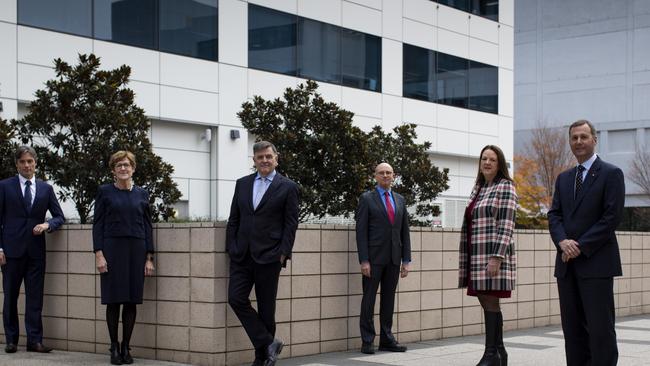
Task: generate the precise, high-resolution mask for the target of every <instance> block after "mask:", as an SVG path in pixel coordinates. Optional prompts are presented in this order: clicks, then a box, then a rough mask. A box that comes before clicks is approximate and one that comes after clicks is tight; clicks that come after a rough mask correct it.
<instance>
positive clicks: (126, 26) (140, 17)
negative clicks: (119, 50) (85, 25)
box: [93, 0, 158, 49]
mask: <svg viewBox="0 0 650 366" xmlns="http://www.w3.org/2000/svg"><path fill="white" fill-rule="evenodd" d="M156 3H157V1H155V0H95V7H94V10H93V12H94V13H95V14H94V22H95V24H94V28H95V38H97V39H101V40H105V41H111V42H116V43H122V44H126V45H130V46H136V47H142V48H149V49H158V32H157V29H158V27H157V19H156V14H157V11H156Z"/></svg>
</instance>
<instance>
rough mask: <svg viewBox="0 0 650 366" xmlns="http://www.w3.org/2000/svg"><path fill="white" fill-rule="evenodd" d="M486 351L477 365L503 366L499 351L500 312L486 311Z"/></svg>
mask: <svg viewBox="0 0 650 366" xmlns="http://www.w3.org/2000/svg"><path fill="white" fill-rule="evenodd" d="M484 314H485V352H483V357H482V358H481V360H480V361H479V362H478V364H477V365H476V366H501V357H500V356H499V351H497V345H496V342H497V335H498V328H499V327H498V324H499V313H496V312H492V311H485V312H484Z"/></svg>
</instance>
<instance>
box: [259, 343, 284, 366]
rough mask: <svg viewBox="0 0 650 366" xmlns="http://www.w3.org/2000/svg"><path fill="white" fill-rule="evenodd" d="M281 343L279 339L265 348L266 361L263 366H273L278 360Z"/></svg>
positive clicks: (282, 344)
mask: <svg viewBox="0 0 650 366" xmlns="http://www.w3.org/2000/svg"><path fill="white" fill-rule="evenodd" d="M283 346H284V343H282V341H281V340H279V339H274V340H273V342H271V344H269V345H268V347H266V360H264V366H274V365H275V362H276V361H277V360H278V355H279V354H280V352H282V347H283Z"/></svg>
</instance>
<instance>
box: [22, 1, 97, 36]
mask: <svg viewBox="0 0 650 366" xmlns="http://www.w3.org/2000/svg"><path fill="white" fill-rule="evenodd" d="M18 23H19V24H22V25H27V26H32V27H38V28H45V29H51V30H54V31H59V32H64V33H70V34H76V35H80V36H86V37H91V36H92V2H91V1H88V0H58V1H51V0H49V1H43V0H19V1H18Z"/></svg>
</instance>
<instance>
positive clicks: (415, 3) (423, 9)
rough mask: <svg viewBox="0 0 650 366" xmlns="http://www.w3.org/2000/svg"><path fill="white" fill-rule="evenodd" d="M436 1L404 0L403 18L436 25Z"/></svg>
mask: <svg viewBox="0 0 650 366" xmlns="http://www.w3.org/2000/svg"><path fill="white" fill-rule="evenodd" d="M436 14H437V9H436V3H434V2H433V1H429V0H406V1H404V18H409V19H413V20H416V21H418V22H421V23H426V24H428V25H436V24H437V22H436Z"/></svg>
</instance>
